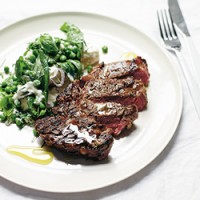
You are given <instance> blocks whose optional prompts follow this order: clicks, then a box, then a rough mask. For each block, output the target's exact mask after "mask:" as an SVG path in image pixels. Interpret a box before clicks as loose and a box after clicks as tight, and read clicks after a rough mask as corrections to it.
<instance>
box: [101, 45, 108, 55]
mask: <svg viewBox="0 0 200 200" xmlns="http://www.w3.org/2000/svg"><path fill="white" fill-rule="evenodd" d="M102 52H103V53H104V54H106V53H108V47H107V46H103V47H102Z"/></svg>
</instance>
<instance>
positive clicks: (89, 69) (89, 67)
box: [86, 65, 93, 73]
mask: <svg viewBox="0 0 200 200" xmlns="http://www.w3.org/2000/svg"><path fill="white" fill-rule="evenodd" d="M92 68H93V67H92V66H91V65H89V66H87V67H86V69H87V72H88V73H90V72H91V71H92Z"/></svg>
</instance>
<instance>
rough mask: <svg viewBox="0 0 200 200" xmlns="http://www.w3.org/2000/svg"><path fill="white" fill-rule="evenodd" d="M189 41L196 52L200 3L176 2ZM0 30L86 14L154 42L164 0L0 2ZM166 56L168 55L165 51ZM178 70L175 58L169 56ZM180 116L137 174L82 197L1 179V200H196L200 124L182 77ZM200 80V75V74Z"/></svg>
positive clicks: (199, 176) (199, 177) (195, 0)
mask: <svg viewBox="0 0 200 200" xmlns="http://www.w3.org/2000/svg"><path fill="white" fill-rule="evenodd" d="M179 2H180V4H181V8H182V10H183V11H184V16H185V19H186V21H187V23H188V27H189V30H190V32H191V35H192V38H193V40H194V42H195V44H196V47H197V49H198V51H199V52H200V23H199V19H200V12H199V11H200V1H199V0H193V1H183V0H180V1H179ZM0 5H1V6H0V29H1V28H3V27H5V26H7V25H9V24H10V23H13V22H16V21H17V20H20V19H23V18H26V17H29V16H33V15H37V14H42V13H48V12H57V11H87V12H92V13H98V14H103V15H107V16H110V17H114V18H116V19H119V20H121V21H124V22H126V23H129V24H130V25H133V26H135V27H136V28H138V29H140V30H141V31H143V32H145V33H146V34H148V35H149V36H150V37H151V38H152V39H153V40H154V41H157V42H158V40H159V39H160V35H159V30H158V25H157V19H156V10H157V9H159V8H166V6H167V1H165V0H151V1H150V0H140V1H139V0H137V1H136V0H126V1H122V0H115V1H114V0H96V1H94V0H73V1H69V0H56V1H55V0H28V1H26V0H6V1H3V0H0ZM167 53H168V52H167ZM168 54H169V56H170V57H171V59H172V61H173V62H174V63H175V65H177V67H178V62H177V60H176V58H175V57H174V56H173V55H172V54H170V53H168ZM180 76H181V80H182V88H183V98H184V105H183V112H182V117H181V119H180V123H179V125H178V128H177V130H176V132H175V134H174V137H173V138H172V140H171V141H170V142H169V144H168V145H167V147H166V148H165V149H164V150H163V151H162V153H161V154H160V155H159V156H158V157H157V158H156V159H155V160H154V161H153V162H151V163H150V164H149V165H148V166H146V167H145V168H144V169H143V170H141V171H140V172H138V173H137V174H135V175H133V176H131V177H129V178H127V179H125V180H124V181H121V182H119V183H116V184H114V185H112V186H109V187H105V188H102V189H98V190H95V191H89V192H82V193H76V194H72V193H66V194H56V193H48V192H41V191H35V190H32V189H28V188H25V187H22V186H19V185H16V184H14V183H12V182H10V181H7V180H6V179H4V178H1V177H0V195H1V197H0V198H1V199H6V200H9V199H15V200H23V199H30V200H35V199H41V200H44V199H61V200H62V199H87V200H93V199H105V200H108V199H109V200H114V199H137V200H146V199H150V200H151V199H152V200H168V199H170V200H172V199H173V200H179V199H180V200H189V199H190V200H199V199H200V156H199V155H200V123H199V119H198V117H197V114H196V112H195V109H194V105H193V103H192V100H191V98H190V95H189V91H188V89H187V86H186V83H185V81H184V78H183V77H182V75H181V74H180ZM199 76H200V74H199Z"/></svg>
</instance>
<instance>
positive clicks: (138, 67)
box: [81, 56, 150, 86]
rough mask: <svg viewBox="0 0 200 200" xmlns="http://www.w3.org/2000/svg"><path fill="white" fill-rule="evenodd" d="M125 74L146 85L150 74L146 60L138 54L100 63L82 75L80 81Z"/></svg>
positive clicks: (117, 76) (120, 76)
mask: <svg viewBox="0 0 200 200" xmlns="http://www.w3.org/2000/svg"><path fill="white" fill-rule="evenodd" d="M126 76H133V77H134V79H137V80H141V81H142V82H143V84H144V85H145V86H147V85H148V84H149V76H150V74H149V72H148V66H147V62H146V60H145V59H142V58H141V57H139V56H138V57H136V58H135V59H133V60H124V61H120V62H113V63H109V64H104V63H101V64H100V65H99V66H98V67H96V68H94V69H93V71H92V72H91V73H90V74H89V75H86V76H84V77H82V79H81V80H82V82H87V81H90V80H91V79H96V78H101V79H108V78H109V79H113V78H124V77H126ZM82 84H83V83H82Z"/></svg>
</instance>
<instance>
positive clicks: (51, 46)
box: [39, 34, 58, 55]
mask: <svg viewBox="0 0 200 200" xmlns="http://www.w3.org/2000/svg"><path fill="white" fill-rule="evenodd" d="M39 40H40V43H41V46H42V49H43V50H44V52H46V53H47V54H50V55H56V54H57V52H58V47H57V46H56V43H55V41H54V40H53V38H52V37H51V36H50V35H49V34H44V35H42V36H40V38H39Z"/></svg>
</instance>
